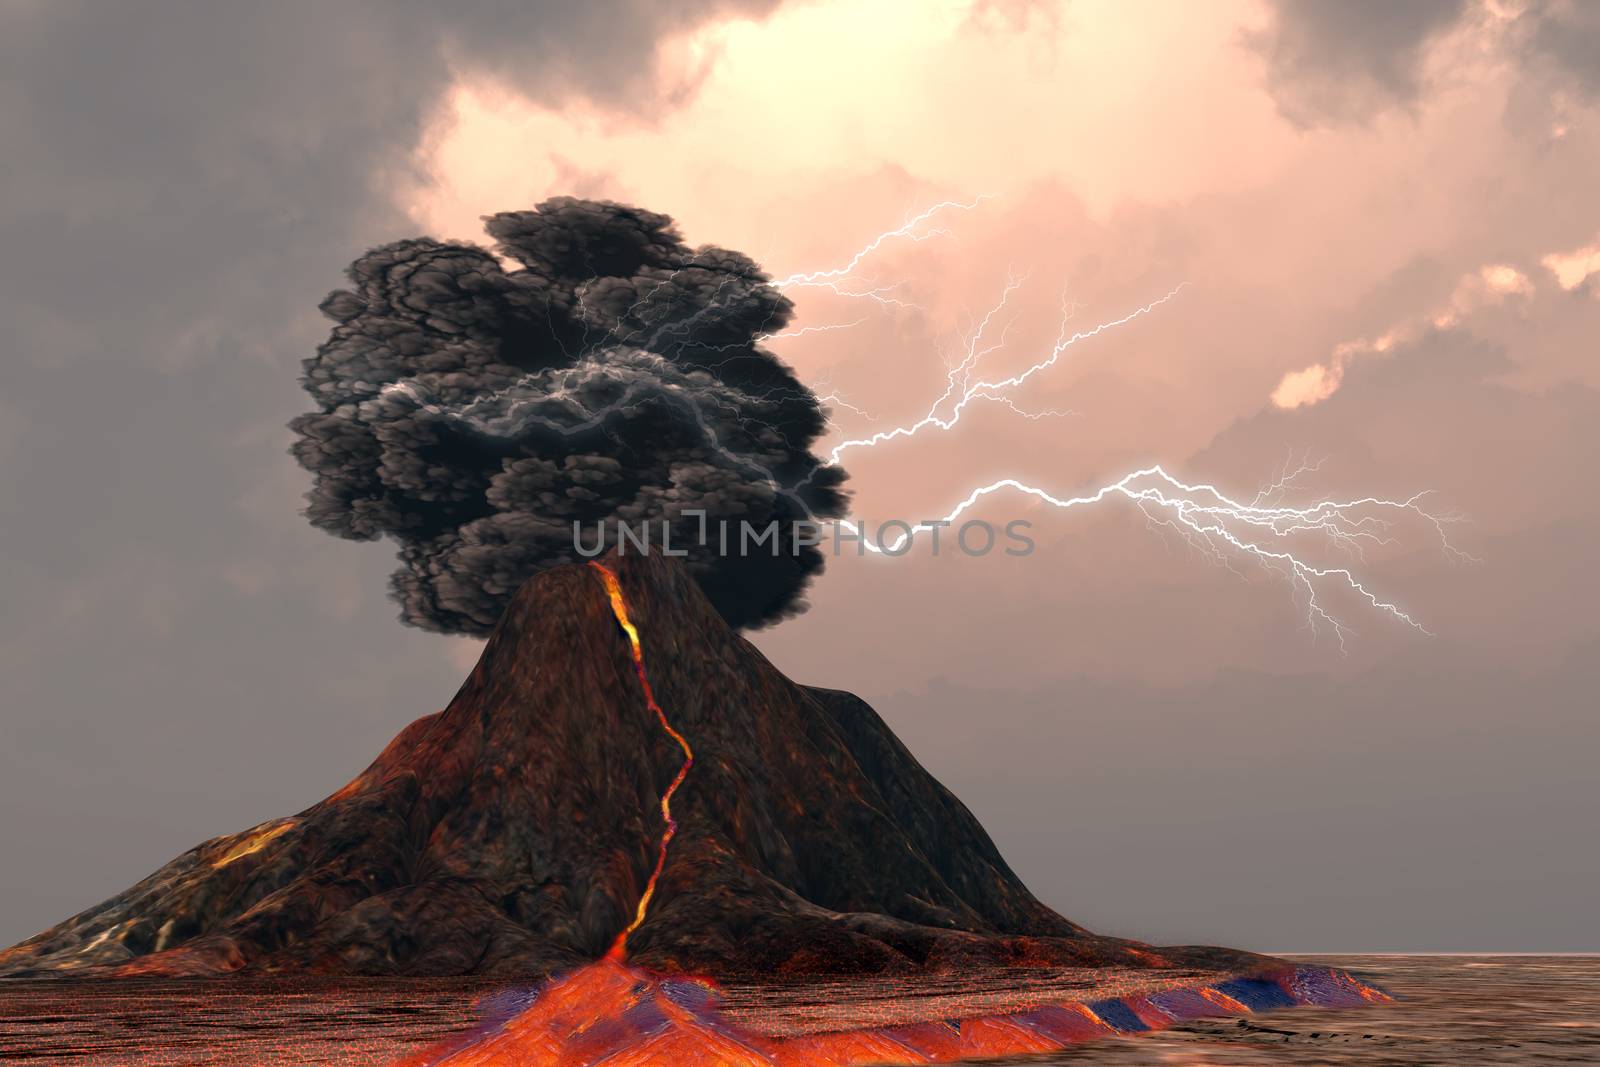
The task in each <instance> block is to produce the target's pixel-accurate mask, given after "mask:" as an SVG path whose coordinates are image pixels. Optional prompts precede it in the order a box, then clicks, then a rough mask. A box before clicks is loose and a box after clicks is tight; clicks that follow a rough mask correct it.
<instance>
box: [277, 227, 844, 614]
mask: <svg viewBox="0 0 1600 1067" xmlns="http://www.w3.org/2000/svg"><path fill="white" fill-rule="evenodd" d="M485 228H486V230H487V231H488V233H489V235H490V236H491V237H493V238H494V240H495V242H496V244H495V252H494V253H491V252H490V251H488V250H486V249H484V248H480V247H477V246H474V245H469V244H459V243H446V242H441V241H435V240H431V239H427V238H419V239H415V240H407V241H399V242H396V243H394V244H389V245H384V246H383V247H381V248H376V249H373V250H372V251H371V252H368V253H367V254H366V255H364V256H362V257H361V258H360V259H358V260H356V261H355V262H354V263H353V264H351V266H350V269H349V272H348V273H349V277H350V280H351V282H352V288H350V289H339V290H336V291H334V292H333V293H330V294H329V296H328V298H327V299H326V300H325V301H324V302H323V303H322V310H323V312H324V313H325V314H327V315H328V316H329V317H330V318H332V319H333V320H334V321H335V323H336V325H335V326H334V327H333V331H332V333H331V335H330V336H329V338H328V340H327V341H326V342H325V343H324V344H323V345H322V346H321V347H320V348H319V349H318V350H317V353H316V355H314V356H312V357H310V358H309V359H307V360H306V361H305V374H304V376H303V379H302V382H303V384H304V386H305V388H306V391H307V392H309V393H310V394H311V396H312V397H313V398H314V400H315V401H316V405H317V410H316V411H314V412H311V413H310V414H306V415H302V416H300V417H299V418H296V419H295V420H294V421H293V422H292V423H291V424H290V426H291V428H292V429H293V430H294V431H295V432H296V433H297V434H298V435H299V437H298V440H297V441H296V442H295V445H294V448H293V451H294V455H295V457H296V458H297V459H298V460H299V461H300V463H301V465H302V466H304V467H305V468H306V469H307V470H309V471H311V472H312V473H313V474H314V475H315V476H316V482H315V485H314V486H313V488H312V490H311V492H310V493H309V494H308V500H309V502H310V503H309V506H308V507H307V509H306V515H307V517H308V518H309V519H310V520H311V522H312V523H313V524H314V525H316V526H318V527H320V528H322V529H324V530H327V531H329V532H330V533H333V534H336V535H338V536H340V537H346V538H351V539H354V540H376V539H378V538H380V537H383V536H385V535H387V536H389V537H392V538H394V539H395V540H396V541H397V542H399V544H400V563H401V566H400V568H399V569H398V570H397V571H396V572H395V573H394V576H393V578H392V585H393V595H394V597H395V599H397V600H398V601H399V602H400V604H401V609H402V610H401V617H402V619H403V620H404V621H405V622H407V623H410V624H412V625H414V626H420V627H423V628H424V629H429V630H438V631H442V632H449V633H468V634H483V633H487V632H488V630H489V629H490V628H491V627H492V626H493V625H494V623H495V620H496V619H498V618H499V616H500V614H501V612H502V611H503V610H504V608H505V606H506V604H507V602H508V601H509V599H510V597H511V595H512V594H513V593H514V592H515V591H516V589H517V587H518V586H519V585H520V584H521V583H522V582H523V581H524V580H525V579H527V578H528V577H529V576H531V575H533V574H534V573H536V572H538V571H540V570H543V569H545V568H547V567H550V566H553V565H556V564H559V563H565V562H572V561H574V560H576V559H578V558H580V557H579V556H578V554H577V552H576V550H575V547H574V540H573V523H574V522H578V523H581V524H582V529H583V530H584V545H585V547H586V548H587V547H589V546H590V545H591V544H592V542H593V538H594V529H595V524H596V523H597V522H603V523H604V524H605V529H606V536H607V539H608V541H609V540H611V539H612V538H613V537H614V533H615V525H616V523H617V522H619V521H620V522H623V523H627V524H629V525H630V526H633V527H635V528H637V527H638V526H639V524H641V523H645V522H648V523H649V524H650V525H651V527H653V528H655V529H656V530H658V531H659V529H660V525H661V523H662V522H663V521H665V522H667V523H669V524H671V525H672V526H673V528H674V530H675V532H676V534H677V536H676V537H675V540H674V543H675V545H676V546H679V547H683V548H686V549H688V551H689V555H688V557H687V558H686V562H687V563H688V564H689V566H690V568H691V569H692V571H693V572H694V574H695V576H696V577H697V579H698V580H699V582H700V584H701V585H702V586H703V587H704V589H705V590H706V592H707V593H708V594H709V596H710V597H711V599H712V601H713V602H714V603H715V604H716V605H717V607H718V609H719V610H720V611H721V612H722V614H723V615H724V616H725V617H726V618H727V619H728V621H729V622H730V623H732V624H734V625H736V626H744V627H750V626H760V625H762V624H765V623H769V622H772V621H774V620H777V619H780V618H783V617H785V616H787V615H791V614H794V613H796V612H797V611H799V610H802V609H803V606H804V605H803V601H802V600H801V593H802V592H803V590H804V588H805V586H806V584H807V583H808V581H809V580H810V578H811V576H812V575H813V574H815V573H817V572H818V571H820V570H821V569H822V564H823V556H822V554H821V553H820V552H818V551H817V549H815V548H813V547H809V546H801V547H799V548H798V549H796V546H795V545H794V544H793V542H792V529H791V525H790V524H791V520H794V519H800V518H806V517H808V515H807V513H808V512H809V513H810V514H811V515H814V516H817V517H823V516H832V515H837V514H839V513H840V512H841V511H842V509H843V505H844V497H843V493H842V492H841V490H840V488H839V487H840V484H841V483H842V481H843V477H844V476H843V473H842V472H841V471H839V470H838V469H837V468H833V467H828V466H824V465H822V463H821V461H820V460H819V459H818V458H817V457H816V456H815V455H813V454H812V452H811V450H810V449H811V445H812V443H813V442H814V441H815V440H816V438H817V437H818V435H819V434H820V433H821V432H822V430H823V428H824V424H825V417H824V413H823V411H822V408H821V406H820V405H819V403H818V401H817V398H816V397H815V396H814V395H813V394H812V393H811V392H810V391H809V390H808V389H806V388H805V386H803V385H802V384H801V383H800V382H799V381H798V379H796V378H795V376H794V374H793V372H791V371H790V370H789V368H788V367H787V366H785V365H784V364H783V363H781V362H779V360H778V359H777V358H776V357H774V356H773V355H772V354H771V353H770V352H767V351H764V350H763V349H762V348H761V347H760V342H761V339H762V337H763V336H764V335H766V334H768V333H771V332H773V331H775V330H778V329H781V328H782V327H783V325H784V324H785V323H786V322H788V320H789V317H790V315H791V312H792V306H791V304H790V302H789V301H788V299H786V298H785V297H784V296H783V294H782V293H780V292H779V291H778V290H777V289H776V288H774V287H773V286H772V285H771V284H769V279H768V278H767V276H766V275H765V274H763V273H762V271H761V270H760V268H759V267H758V266H757V265H756V264H755V263H754V262H753V261H752V260H750V259H749V258H748V257H746V256H743V255H740V254H739V253H737V252H731V251H728V250H726V249H722V248H713V247H702V248H698V249H691V248H689V247H688V246H686V245H685V244H684V243H683V241H682V239H681V238H680V237H679V235H678V233H677V231H676V230H675V229H674V227H673V224H672V220H671V219H669V218H668V217H666V216H665V215H657V214H653V213H651V212H647V211H641V210H639V209H636V208H631V207H625V206H622V205H619V204H613V203H604V202H594V201H584V200H575V199H571V198H566V197H561V198H557V199H553V200H548V201H546V202H545V203H543V204H540V205H539V206H538V208H536V209H535V210H532V211H514V212H506V213H503V214H499V215H493V216H490V217H488V218H487V219H486V220H485ZM496 253H498V255H497V254H496ZM507 264H514V265H511V266H507ZM790 486H801V487H802V488H799V489H789V488H787V487H790ZM697 511H703V512H705V515H706V518H705V520H704V521H705V522H707V523H709V524H712V525H713V526H714V525H715V524H716V523H718V522H719V521H721V520H726V521H728V522H729V523H731V524H735V525H736V524H738V523H740V522H749V523H751V524H752V525H755V526H759V527H763V528H764V527H765V526H766V525H767V524H768V523H770V522H772V521H774V520H776V521H778V522H779V523H780V527H781V534H780V536H781V538H782V543H781V545H780V550H779V551H778V552H777V553H776V555H772V554H769V551H770V550H768V549H765V548H763V549H762V550H761V551H756V552H751V553H750V554H748V555H743V556H741V555H739V554H737V553H734V554H728V555H724V554H721V553H719V552H718V551H717V546H716V544H715V538H712V539H711V540H712V544H710V545H709V546H699V544H698V531H699V529H700V528H701V526H700V524H701V521H702V520H701V519H700V518H699V517H698V516H697V515H693V514H688V515H686V514H685V513H692V512H697Z"/></svg>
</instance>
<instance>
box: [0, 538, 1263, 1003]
mask: <svg viewBox="0 0 1600 1067" xmlns="http://www.w3.org/2000/svg"><path fill="white" fill-rule="evenodd" d="M610 565H611V566H612V567H613V568H614V569H615V570H616V571H617V573H618V574H619V576H620V578H621V582H622V586H623V589H624V591H625V594H626V597H627V600H628V607H629V610H630V614H631V616H632V618H633V621H634V622H635V623H636V625H637V627H638V629H639V632H640V634H641V637H642V641H643V649H644V657H645V663H646V666H647V669H648V672H649V677H650V681H651V683H652V685H653V687H654V690H655V693H656V696H657V699H658V701H659V702H660V704H661V706H662V707H663V709H664V710H665V712H666V714H667V716H668V717H669V718H670V720H671V721H672V724H673V725H674V726H675V727H676V728H677V729H678V730H679V731H680V732H681V733H683V734H684V735H685V737H686V738H687V739H688V740H689V742H690V744H691V745H693V747H694V750H695V756H696V760H695V764H694V768H693V770H692V771H691V772H690V774H689V777H688V779H687V780H686V782H685V783H684V785H683V787H682V789H680V790H679V792H678V794H677V796H676V798H675V799H674V802H673V811H674V814H675V815H676V817H677V820H678V822H679V832H678V836H677V838H676V839H675V840H674V841H673V843H672V846H671V848H670V850H669V852H668V855H667V861H666V867H665V869H664V872H663V874H662V878H661V882H660V886H659V889H658V891H657V893H656V895H655V899H654V901H653V903H652V905H651V907H650V910H649V913H648V917H647V920H646V922H645V923H644V925H643V926H642V927H641V928H640V929H639V930H638V931H636V932H635V933H634V934H633V935H632V937H631V938H630V939H629V942H628V950H629V956H630V958H631V959H633V960H634V961H635V962H637V963H639V964H641V965H643V966H646V967H651V968H655V969H659V970H666V971H672V970H678V971H690V972H696V973H704V974H710V975H713V976H715V975H734V974H740V973H750V972H763V973H775V972H789V973H801V972H813V971H830V972H843V971H877V970H894V969H902V968H903V969H913V968H917V967H924V966H932V967H937V966H949V965H954V964H958V963H966V962H973V963H976V962H992V963H1042V962H1063V963H1065V962H1082V963H1119V964H1134V965H1150V966H1164V965H1168V964H1171V965H1187V966H1194V965H1208V966H1216V967H1222V968H1230V967H1231V968H1239V967H1245V966H1251V965H1255V964H1259V963H1260V962H1261V960H1260V958H1259V957H1250V956H1247V955H1246V954H1242V953H1231V952H1227V951H1225V950H1212V949H1163V950H1154V949H1150V948H1149V947H1148V946H1144V945H1140V944H1138V943H1135V942H1126V941H1118V940H1113V939H1107V938H1099V937H1094V936H1093V935H1090V934H1088V933H1086V932H1085V931H1084V930H1083V929H1081V928H1080V927H1078V926H1076V925H1074V924H1073V923H1070V922H1068V921H1067V920H1065V919H1063V918H1061V917H1060V916H1059V915H1057V914H1055V913H1054V912H1053V911H1051V910H1050V909H1048V908H1046V907H1045V906H1044V905H1042V904H1041V903H1039V901H1037V900H1035V899H1034V897H1033V896H1032V894H1030V893H1029V892H1028V890H1027V889H1026V887H1024V886H1023V885H1022V883H1021V882H1020V881H1018V880H1017V877H1016V876H1015V875H1014V874H1012V873H1011V871H1010V869H1009V868H1007V867H1006V864H1005V861H1004V860H1002V859H1001V857H1000V855H999V853H998V852H997V851H996V850H995V847H994V844H993V843H992V842H991V841H990V840H989V837H988V835H987V834H985V833H984V831H983V828H982V827H981V826H979V825H978V822H977V820H976V819H974V818H973V817H972V814H971V813H970V812H969V811H967V809H966V808H965V807H964V806H963V805H962V804H961V802H960V801H959V800H957V799H956V798H955V797H954V796H952V795H951V794H950V793H949V792H948V791H947V790H945V789H944V788H943V787H942V786H940V785H939V783H938V782H936V781H935V780H934V779H933V778H932V777H931V776H930V775H929V774H928V773H927V772H926V771H924V770H923V769H922V768H921V767H920V766H919V765H918V764H917V762H916V760H915V759H914V758H912V756H911V754H910V753H909V752H908V751H907V750H906V749H905V747H904V746H903V745H901V744H900V742H899V741H898V740H897V739H896V738H895V736H894V735H893V734H892V733H891V732H890V731H889V729H888V727H887V726H885V725H884V723H883V721H882V720H881V719H880V718H879V717H878V716H877V714H876V713H874V712H873V711H872V709H871V708H869V707H868V706H867V705H866V704H864V703H863V702H861V701H860V700H858V699H856V698H855V697H853V696H850V695H849V694H847V693H839V692H834V691H831V690H825V689H807V688H805V687H803V686H798V685H795V684H794V683H792V682H790V681H789V680H788V679H787V678H785V677H784V676H783V675H782V674H780V673H779V672H778V671H777V670H776V669H775V668H774V667H773V666H772V665H771V664H770V663H768V662H767V661H766V659H765V658H763V657H762V655H761V654H760V653H759V652H758V651H756V649H755V648H754V647H753V646H751V645H750V644H749V643H748V642H746V641H745V640H743V639H742V638H741V637H739V636H738V635H737V634H736V633H734V632H733V631H732V630H730V629H729V628H728V627H727V626H726V625H725V624H724V623H723V621H722V619H721V618H720V617H719V616H718V615H717V613H716V611H715V610H714V609H713V608H712V607H711V605H710V603H709V602H708V601H707V600H706V598H705V596H704V595H703V594H702V593H701V592H700V590H699V588H698V586H696V584H695V583H694V581H693V580H692V579H691V578H690V577H689V575H688V573H687V572H686V571H685V570H684V569H683V568H682V567H681V566H680V565H679V564H677V563H676V561H674V560H671V559H667V558H664V557H661V556H648V557H640V556H637V555H635V556H628V557H624V558H622V559H612V560H611V561H610ZM681 760H682V755H681V752H680V751H679V749H678V748H677V747H676V746H675V745H674V744H673V742H672V741H671V739H670V738H669V737H668V736H667V735H666V734H665V733H664V732H663V731H662V730H661V728H660V726H659V724H658V723H657V722H656V720H655V718H654V716H653V715H652V714H651V713H650V712H649V711H648V710H647V708H646V705H645V703H644V699H643V694H642V692H641V689H640V685H639V681H638V679H637V677H636V676H635V674H634V670H633V664H632V660H631V654H630V648H629V645H628V642H627V640H626V637H625V636H624V634H623V632H622V631H621V629H620V628H619V627H618V625H617V622H616V620H615V618H614V617H613V615H612V612H611V608H610V605H609V603H608V601H607V598H606V595H605V590H604V588H603V585H602V583H601V581H600V575H599V574H598V573H597V572H596V571H594V570H593V569H591V568H588V567H581V566H573V567H563V568H559V569H556V570H552V571H549V572H547V573H544V574H542V575H540V576H538V577H536V578H534V579H533V580H531V581H529V582H528V583H527V584H526V585H525V586H524V587H523V588H522V589H521V591H520V592H519V593H518V594H517V596H516V598H515V600H514V601H513V603H512V606H511V608H510V609H509V610H508V611H507V613H506V615H505V617H504V618H503V619H502V620H501V622H500V624H499V625H498V627H497V628H496V629H495V631H494V633H493V635H492V636H491V637H490V640H489V643H488V646H487V647H486V648H485V649H484V653H483V656H482V658H481V659H480V660H479V661H478V665H477V666H476V667H475V668H474V669H473V671H472V674H471V676H470V677H468V679H467V681H466V683H465V684H464V685H463V686H462V688H461V690H460V692H459V693H457V694H456V697H455V699H454V700H452V701H451V702H450V705H449V707H447V708H445V710H443V711H441V712H438V713H436V714H433V715H429V716H426V717H425V718H422V719H419V720H417V721H416V722H414V723H412V724H411V725H410V726H408V727H407V728H406V729H405V730H403V731H401V733H400V735H399V736H398V737H396V738H395V739H394V741H392V742H391V743H390V744H389V746H388V747H387V748H386V749H384V751H383V753H382V754H381V755H379V757H378V758H377V760H376V761H374V763H373V764H372V766H371V767H369V768H367V770H366V771H364V772H363V773H362V774H361V775H360V776H359V777H357V778H356V779H355V780H354V781H352V782H351V783H350V784H349V785H347V786H345V787H344V788H343V789H340V790H339V791H338V792H337V793H334V794H333V795H332V796H330V797H328V798H327V799H326V800H324V801H322V802H321V803H319V804H316V805H314V806H313V807H311V808H308V809H307V810H305V811H303V812H301V813H300V814H299V815H296V816H293V817H291V818H287V819H281V820H278V821H276V822H271V823H266V824H263V825H261V826H258V827H255V828H253V829H251V830H247V831H245V832H244V833H241V834H235V835H232V836H228V837H220V838H216V839H214V840H212V841H208V842H206V843H205V844H202V845H200V846H198V847H197V848H194V849H191V850H190V851H189V852H186V853H185V854H183V855H182V856H180V857H178V858H177V859H175V860H173V861H172V862H171V863H169V864H167V865H166V866H165V867H163V868H161V869H160V870H159V871H157V872H156V873H154V874H152V875H151V876H150V877H148V878H146V879H145V880H144V881H142V882H140V883H139V884H137V885H135V886H134V887H133V888H131V889H129V890H127V891H126V892H124V893H122V894H120V895H118V896H116V897H113V898H112V899H111V900H108V901H106V902H105V903H104V904H101V905H99V906H98V907H95V908H91V909H89V910H88V911H85V912H83V913H82V914H80V915H77V916H75V917H74V918H72V919H69V920H67V921H66V922H64V923H62V924H61V925H59V926H57V927H54V928H53V929H51V930H47V931H45V932H44V933H42V934H40V935H38V936H37V937H34V938H31V939H29V940H28V941H25V942H23V943H22V944H20V945H17V946H16V947H14V948H12V949H9V950H7V951H6V952H4V953H0V975H3V976H13V977H15V976H25V975H53V974H74V975H95V974H106V975H127V974H166V975H171V974H218V973H225V972H231V971H239V970H246V971H252V972H315V973H323V974H431V975H447V974H511V973H517V974H530V973H546V972H549V971H552V970H555V969H558V968H562V967H565V966H568V965H572V964H575V963H578V962H581V961H585V960H590V959H594V958H596V957H598V956H600V955H601V954H603V953H604V952H605V951H606V949H607V948H608V947H609V946H610V945H611V943H612V941H613V940H614V939H615V938H616V936H617V934H618V932H619V931H620V930H622V929H623V927H624V926H625V925H626V924H627V922H628V921H629V920H630V919H631V917H632V915H633V911H634V907H635V905H636V903H637V902H638V900H639V897H640V894H641V892H642V891H643V888H644V885H645V882H646V880H647V879H648V877H649V873H650V871H651V869H652V867H653V866H654V863H655V859H656V854H657V844H658V842H659V840H660V837H661V833H662V829H663V823H662V819H661V816H660V813H659V809H658V799H659V797H660V794H661V792H662V790H663V789H664V788H665V787H666V785H667V783H669V782H670V781H671V780H672V777H673V775H674V774H675V773H676V772H677V770H678V767H679V765H680V763H681Z"/></svg>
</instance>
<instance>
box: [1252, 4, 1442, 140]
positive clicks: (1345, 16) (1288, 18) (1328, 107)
mask: <svg viewBox="0 0 1600 1067" xmlns="http://www.w3.org/2000/svg"><path fill="white" fill-rule="evenodd" d="M1466 6H1467V5H1466V3H1465V0H1408V2H1405V3H1393V2H1390V0H1348V2H1345V3H1326V2H1323V0H1274V2H1273V3H1271V4H1270V5H1269V7H1270V10H1271V16H1272V21H1271V24H1270V25H1269V26H1268V27H1267V28H1266V29H1265V30H1263V31H1262V32H1260V33H1259V34H1253V35H1251V37H1250V38H1249V40H1250V44H1251V45H1252V47H1254V48H1255V49H1256V50H1257V51H1259V52H1260V53H1261V55H1262V56H1263V57H1264V58H1265V59H1266V61H1267V88H1268V90H1269V91H1270V92H1271V93H1272V96H1273V99H1274V100H1275V101H1276V102H1277V105H1278V109H1279V110H1280V111H1281V112H1282V113H1283V115H1284V116H1285V117H1286V118H1288V119H1289V120H1290V121H1291V122H1293V123H1295V124H1296V125H1299V126H1322V125H1332V124H1336V123H1343V122H1361V121H1365V120H1366V119H1369V118H1371V117H1372V116H1373V115H1375V114H1377V113H1378V112H1380V111H1383V110H1385V109H1387V108H1390V107H1394V106H1397V105H1398V106H1404V105H1406V104H1409V103H1411V102H1413V101H1414V100H1415V99H1416V98H1417V96H1418V94H1419V93H1420V92H1421V89H1422V84H1421V74H1420V69H1419V68H1420V66H1421V63H1422V58H1423V54H1424V52H1425V49H1426V46H1427V44H1428V43H1429V42H1430V41H1431V40H1433V39H1434V38H1435V37H1437V36H1438V35H1439V34H1441V33H1442V32H1444V31H1445V30H1447V29H1449V28H1450V27H1451V26H1452V25H1454V24H1455V22H1456V21H1457V19H1459V18H1460V17H1461V15H1462V13H1463V12H1464V11H1465V10H1466Z"/></svg>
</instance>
